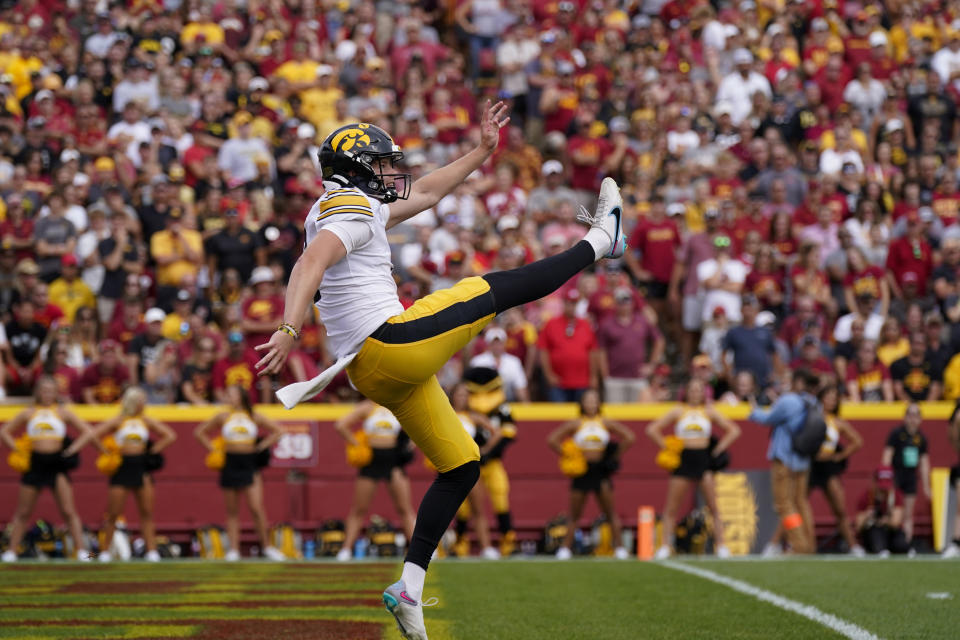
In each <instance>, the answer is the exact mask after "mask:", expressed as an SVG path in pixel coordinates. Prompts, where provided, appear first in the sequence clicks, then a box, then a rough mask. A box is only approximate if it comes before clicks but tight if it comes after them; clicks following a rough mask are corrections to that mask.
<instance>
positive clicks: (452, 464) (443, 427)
mask: <svg viewBox="0 0 960 640" xmlns="http://www.w3.org/2000/svg"><path fill="white" fill-rule="evenodd" d="M494 315H496V310H495V306H494V301H493V295H492V294H491V293H490V285H489V284H487V281H486V280H484V279H483V278H479V277H473V278H466V279H464V280H461V281H460V282H458V283H457V284H455V285H454V286H453V287H451V288H449V289H443V290H441V291H436V292H434V293H432V294H430V295H429V296H426V297H425V298H421V299H420V300H418V301H417V302H415V303H414V304H413V306H411V307H410V308H409V309H407V310H406V311H404V312H403V313H401V314H399V315H396V316H394V317H392V318H390V319H389V320H387V322H386V323H385V324H384V325H383V326H381V327H380V328H379V329H378V330H377V331H375V332H374V333H373V335H371V336H370V337H369V338H367V339H366V340H365V341H364V343H363V346H362V347H361V349H360V352H359V353H358V354H357V357H356V358H355V359H354V361H353V362H352V363H350V366H349V367H348V368H347V373H348V374H349V375H350V380H351V381H352V382H353V384H354V386H355V387H356V388H357V390H358V391H359V392H360V393H362V394H363V395H365V396H366V397H367V398H369V399H370V400H373V401H374V402H376V403H377V404H380V405H383V406H384V407H386V408H387V409H390V411H392V412H393V414H394V415H395V416H396V417H397V420H399V421H400V424H401V425H403V430H404V431H406V432H407V435H409V436H410V439H411V440H413V442H414V444H416V445H417V447H419V448H420V450H421V451H422V452H423V454H424V455H425V456H427V458H429V459H430V461H431V462H432V463H433V464H434V466H436V468H437V471H439V472H441V473H443V472H445V471H450V470H451V469H455V468H457V467H459V466H461V465H463V464H465V463H467V462H470V461H471V460H479V459H480V451H479V450H478V449H477V445H476V443H475V442H474V441H473V439H472V438H470V436H469V435H467V432H466V430H464V428H463V425H462V424H461V422H460V418H458V417H457V414H456V413H455V412H454V411H453V407H451V406H450V401H449V400H448V398H447V396H446V394H445V393H444V392H443V389H442V388H441V387H440V383H439V382H438V381H437V377H436V373H437V371H439V370H440V369H441V368H442V367H443V365H444V364H446V363H447V361H448V360H450V358H451V357H453V355H454V354H455V353H457V352H458V351H460V350H461V349H463V347H465V346H466V344H467V343H468V342H470V340H472V339H473V338H475V337H476V336H477V335H478V334H479V333H480V332H481V331H483V328H484V327H485V326H486V325H487V324H488V323H489V322H490V321H491V320H492V319H493V317H494Z"/></svg>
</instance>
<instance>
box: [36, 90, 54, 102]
mask: <svg viewBox="0 0 960 640" xmlns="http://www.w3.org/2000/svg"><path fill="white" fill-rule="evenodd" d="M48 98H49V99H50V100H53V91H50V89H40V91H37V96H36V101H37V102H40V101H41V100H46V99H48Z"/></svg>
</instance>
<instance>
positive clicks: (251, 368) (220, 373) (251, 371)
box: [213, 329, 271, 403]
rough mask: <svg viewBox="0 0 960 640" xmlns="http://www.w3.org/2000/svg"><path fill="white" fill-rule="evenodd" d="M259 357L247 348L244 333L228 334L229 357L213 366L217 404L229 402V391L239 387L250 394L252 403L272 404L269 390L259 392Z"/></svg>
mask: <svg viewBox="0 0 960 640" xmlns="http://www.w3.org/2000/svg"><path fill="white" fill-rule="evenodd" d="M259 359H260V358H259V356H257V353H256V352H255V351H254V350H253V349H249V348H247V346H246V341H245V340H244V336H243V332H242V331H240V330H238V329H234V330H232V331H230V333H228V334H227V355H225V356H224V357H222V358H220V359H219V360H217V362H216V363H215V364H214V365H213V394H214V397H215V398H216V400H217V402H221V403H222V402H226V401H227V389H228V388H230V387H232V386H239V387H240V388H241V389H246V390H247V392H248V393H249V394H250V401H251V402H257V401H261V402H270V401H271V400H270V397H269V396H270V392H269V389H265V388H263V389H261V393H258V392H257V387H258V386H259V385H258V379H257V368H256V364H257V361H258V360H259Z"/></svg>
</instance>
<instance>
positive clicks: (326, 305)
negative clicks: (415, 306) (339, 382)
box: [304, 182, 403, 358]
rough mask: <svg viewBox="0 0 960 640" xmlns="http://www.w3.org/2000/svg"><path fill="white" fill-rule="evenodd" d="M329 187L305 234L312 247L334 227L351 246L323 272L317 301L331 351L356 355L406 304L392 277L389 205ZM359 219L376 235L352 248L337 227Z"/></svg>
mask: <svg viewBox="0 0 960 640" xmlns="http://www.w3.org/2000/svg"><path fill="white" fill-rule="evenodd" d="M324 185H325V186H326V188H327V192H326V193H324V194H323V195H322V196H321V197H320V199H319V200H317V201H316V202H315V203H314V204H313V207H311V208H310V213H308V214H307V219H306V221H305V222H304V230H305V231H306V235H307V244H310V242H312V241H313V239H314V238H315V237H316V236H317V234H318V233H319V232H320V231H321V230H322V229H324V228H325V227H328V226H329V225H333V226H331V227H330V229H329V230H330V231H331V232H333V233H335V234H337V237H340V238H341V240H344V245H345V246H347V248H348V253H347V255H346V257H344V258H343V259H342V260H341V261H340V262H338V263H336V264H334V265H331V266H330V267H329V268H328V269H327V271H326V273H324V275H323V281H322V282H321V283H320V300H319V302H317V310H318V311H319V312H320V320H321V321H322V322H323V325H324V327H326V329H327V339H328V340H329V345H330V349H331V350H332V351H333V353H334V354H336V356H337V357H338V358H340V357H343V356H345V355H347V354H349V353H353V352H355V351H356V350H357V347H359V346H360V344H361V343H362V342H363V341H364V340H365V339H366V338H367V337H368V336H369V335H370V334H371V333H373V332H374V331H375V330H376V329H377V327H379V326H380V325H381V324H383V323H384V322H386V320H387V318H390V317H392V316H395V315H397V314H400V313H403V305H401V304H400V298H399V297H398V296H397V284H396V282H395V281H394V279H393V276H392V275H391V272H392V270H393V265H392V264H391V262H390V243H389V242H387V226H386V225H387V220H388V219H389V217H390V209H389V207H387V206H386V205H383V204H381V203H380V202H379V201H378V200H375V199H374V198H371V197H369V196H368V195H367V194H365V193H363V192H362V191H360V190H359V189H357V188H356V187H342V186H340V185H338V184H336V183H333V182H324ZM354 220H356V221H362V222H366V223H368V224H370V225H371V227H372V228H373V237H372V238H371V239H370V240H368V241H367V242H366V243H364V244H362V245H361V246H359V247H354V248H352V250H351V247H350V244H349V243H348V242H347V241H346V240H345V239H344V238H343V237H341V236H340V234H339V233H338V230H337V229H336V224H335V223H337V222H346V221H354Z"/></svg>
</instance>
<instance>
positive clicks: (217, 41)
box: [180, 3, 226, 49]
mask: <svg viewBox="0 0 960 640" xmlns="http://www.w3.org/2000/svg"><path fill="white" fill-rule="evenodd" d="M225 39H226V38H225V34H224V32H223V28H222V27H221V26H220V25H218V24H217V23H216V22H214V21H213V18H211V17H210V7H209V5H207V4H204V3H200V5H199V6H198V7H197V15H196V19H195V20H193V21H192V22H189V23H187V25H186V26H185V27H184V28H183V31H181V32H180V44H182V45H183V46H184V47H187V48H188V49H189V48H192V47H194V46H197V45H205V46H208V47H218V46H220V45H222V44H223V42H224V40H225Z"/></svg>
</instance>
